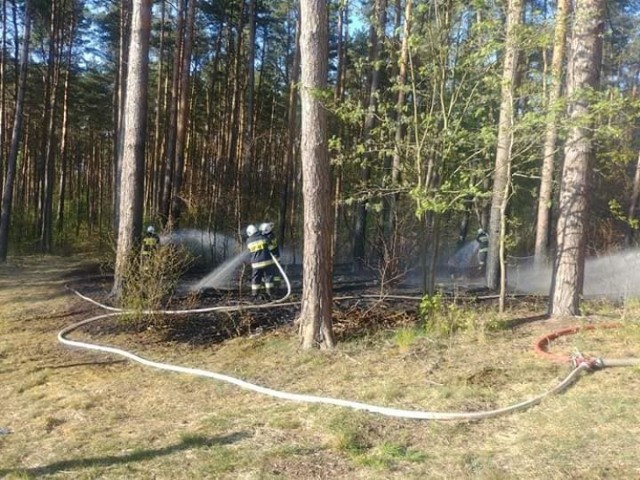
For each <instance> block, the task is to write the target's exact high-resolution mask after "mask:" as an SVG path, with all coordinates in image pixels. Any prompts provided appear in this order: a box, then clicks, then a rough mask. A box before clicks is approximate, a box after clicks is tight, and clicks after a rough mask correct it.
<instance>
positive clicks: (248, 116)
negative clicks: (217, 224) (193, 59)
mask: <svg viewBox="0 0 640 480" xmlns="http://www.w3.org/2000/svg"><path fill="white" fill-rule="evenodd" d="M248 2H249V12H248V14H247V23H248V26H249V39H248V41H247V85H246V87H245V102H244V107H245V109H244V121H243V122H242V126H243V129H242V130H243V131H242V141H243V142H244V146H243V148H242V153H243V159H242V171H243V175H244V176H245V181H246V179H248V178H249V177H248V173H249V171H250V168H251V164H252V162H253V151H254V145H253V114H254V100H253V99H254V93H255V92H254V90H255V83H256V81H255V78H256V73H255V61H256V0H248Z"/></svg>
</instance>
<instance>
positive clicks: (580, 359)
mask: <svg viewBox="0 0 640 480" xmlns="http://www.w3.org/2000/svg"><path fill="white" fill-rule="evenodd" d="M571 364H572V365H573V368H578V367H580V366H583V365H584V366H586V367H587V368H588V369H589V370H596V369H599V368H603V367H604V362H603V361H602V359H601V358H588V357H585V356H584V355H582V354H581V353H574V354H573V355H571Z"/></svg>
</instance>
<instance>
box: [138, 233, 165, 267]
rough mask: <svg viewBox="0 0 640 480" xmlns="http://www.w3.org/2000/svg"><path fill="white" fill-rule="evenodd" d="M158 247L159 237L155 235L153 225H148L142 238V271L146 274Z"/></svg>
mask: <svg viewBox="0 0 640 480" xmlns="http://www.w3.org/2000/svg"><path fill="white" fill-rule="evenodd" d="M158 245H160V237H159V236H158V234H157V233H156V229H155V227H154V226H153V225H149V226H148V227H147V231H146V232H145V233H144V236H143V237H142V252H141V253H142V261H141V267H142V271H144V272H147V271H148V270H149V269H150V265H151V258H152V257H153V254H154V252H155V251H156V250H157V248H158Z"/></svg>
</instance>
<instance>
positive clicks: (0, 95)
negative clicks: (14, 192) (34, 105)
mask: <svg viewBox="0 0 640 480" xmlns="http://www.w3.org/2000/svg"><path fill="white" fill-rule="evenodd" d="M7 27H8V26H7V0H2V27H1V29H2V35H1V38H0V185H4V176H5V174H6V173H7V162H5V159H6V158H7V157H8V156H9V155H8V151H7V141H6V140H7V131H6V127H5V126H6V125H7V106H6V100H7V95H6V77H7V73H6V72H7V55H6V53H7ZM0 202H2V199H0ZM0 207H2V203H0Z"/></svg>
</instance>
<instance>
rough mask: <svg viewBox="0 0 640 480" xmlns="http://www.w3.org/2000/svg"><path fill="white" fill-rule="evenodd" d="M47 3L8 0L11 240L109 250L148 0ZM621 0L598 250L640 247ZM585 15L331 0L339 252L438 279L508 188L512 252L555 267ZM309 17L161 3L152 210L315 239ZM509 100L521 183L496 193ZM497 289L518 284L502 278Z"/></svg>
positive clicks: (151, 127)
mask: <svg viewBox="0 0 640 480" xmlns="http://www.w3.org/2000/svg"><path fill="white" fill-rule="evenodd" d="M28 3H29V6H30V8H29V9H28V10H25V6H26V4H25V3H24V2H20V1H9V0H3V1H2V39H1V41H2V49H1V55H2V58H1V68H0V74H1V77H0V109H1V112H0V122H1V128H0V142H1V143H0V153H1V158H2V161H1V165H0V166H1V168H0V175H1V178H0V179H1V180H2V184H3V198H2V219H3V221H2V223H1V224H0V247H1V248H0V254H2V255H1V256H2V258H3V259H4V258H6V255H7V254H8V252H9V250H8V247H9V246H10V247H11V252H14V253H16V254H17V253H25V252H32V251H40V252H45V253H49V252H54V251H58V252H65V251H73V250H74V248H75V247H78V246H80V245H79V244H80V243H86V242H87V241H88V242H89V243H91V244H94V245H95V244H98V245H99V246H101V247H102V248H104V249H106V250H109V249H110V248H111V247H112V244H113V241H114V240H113V239H114V238H115V233H114V232H116V231H117V225H118V222H119V215H118V208H116V207H115V205H118V202H119V185H120V175H121V168H122V164H121V163H122V162H121V154H122V148H123V147H122V137H123V130H122V126H123V118H124V92H125V91H126V84H127V77H126V74H127V68H126V67H127V63H128V55H129V52H130V50H131V39H130V22H131V13H132V9H131V8H132V6H131V4H130V2H127V1H120V2H112V3H108V4H106V5H105V4H104V3H102V2H93V1H85V2H81V1H73V0H53V1H46V2H45V1H30V2H28ZM582 3H583V4H586V5H588V4H590V3H592V4H594V5H599V6H600V7H602V6H603V3H600V2H582ZM606 3H607V4H606V8H605V9H603V14H604V16H603V22H602V30H601V31H602V35H601V37H602V41H603V54H602V58H601V63H600V64H599V65H597V68H598V70H599V85H598V88H595V89H593V90H590V91H589V95H588V101H589V104H590V114H589V119H588V122H589V124H590V132H591V134H592V136H593V138H592V140H593V145H594V151H597V155H596V156H595V157H594V159H593V163H591V164H590V165H589V177H590V182H589V185H588V187H589V191H588V197H589V215H588V216H587V224H586V230H585V238H586V252H587V253H588V254H589V255H596V254H599V253H602V252H606V251H610V250H612V249H617V248H620V247H621V246H623V245H631V244H634V242H635V240H634V232H635V231H636V229H637V226H638V224H637V219H636V218H635V216H636V215H635V209H636V204H637V200H638V193H639V192H640V175H638V174H637V172H639V171H640V170H639V169H638V166H640V163H638V158H639V157H638V142H637V118H638V117H637V113H638V103H637V83H638V70H639V68H640V67H639V62H638V56H639V55H640V52H639V51H638V36H637V31H638V5H637V2H632V1H617V2H606ZM571 7H572V5H571V4H570V2H565V1H559V2H557V3H553V2H538V1H526V2H520V1H512V2H509V3H508V4H505V3H504V2H483V1H475V2H457V1H454V0H451V1H443V2H421V1H415V2H402V1H400V0H398V1H395V2H388V1H387V0H375V1H370V2H358V1H348V0H342V1H339V2H338V1H335V2H334V1H330V2H327V11H328V14H329V30H328V31H329V42H328V58H329V74H328V86H327V88H325V89H321V90H319V91H317V92H314V94H315V95H316V97H317V98H318V99H320V100H321V101H322V105H323V107H324V109H325V110H326V112H328V114H329V122H328V132H327V134H328V137H329V153H330V159H331V184H332V188H331V195H332V199H333V201H332V205H333V220H334V222H333V223H334V228H333V230H334V231H333V235H332V247H333V252H334V255H335V257H336V260H337V261H346V262H352V263H353V264H354V266H355V267H356V268H366V267H369V268H374V269H375V270H376V271H378V272H380V273H381V276H382V277H383V280H384V281H388V280H391V279H396V278H398V277H399V276H401V274H402V272H404V271H406V269H407V268H408V266H411V265H413V264H414V263H415V262H414V261H413V259H414V258H416V256H418V258H419V259H420V261H419V264H420V265H428V268H425V272H426V271H428V270H429V269H431V271H433V270H434V269H435V267H436V266H438V265H439V264H441V263H442V260H440V259H442V258H447V256H449V255H450V254H451V253H452V252H453V251H454V249H455V246H456V245H460V244H462V243H464V241H465V240H466V238H467V235H468V229H469V228H474V229H475V228H476V227H480V226H482V227H485V228H488V227H489V226H490V224H491V225H493V220H492V219H491V218H490V217H491V208H492V205H493V207H494V208H495V207H496V204H497V203H498V202H496V198H497V197H496V192H497V193H498V194H504V197H505V199H506V201H505V202H504V204H502V202H499V203H501V205H500V208H501V209H502V213H503V216H504V217H505V218H506V224H505V228H504V229H503V230H502V229H501V230H500V233H501V234H504V248H505V251H506V253H507V254H509V255H517V256H528V255H534V254H535V256H536V259H537V261H541V262H544V261H546V260H547V257H548V255H549V252H550V251H551V252H553V250H554V247H555V246H554V241H555V232H554V226H555V219H556V218H557V216H558V214H557V203H558V202H557V199H558V196H559V182H560V177H561V171H562V170H561V169H562V160H563V151H564V150H563V149H564V146H565V143H564V142H565V140H566V138H567V132H568V130H569V129H570V128H571V127H572V124H571V120H570V119H569V117H568V116H566V115H563V112H565V111H566V110H567V104H568V103H569V101H570V99H568V98H566V97H565V95H564V94H565V93H566V84H567V71H566V70H567V69H566V65H567V62H568V58H569V54H568V53H567V50H568V48H567V47H568V45H567V44H568V42H569V38H570V34H571V26H572V25H573V23H574V21H575V19H573V17H572V15H573V14H572V12H573V10H572V8H571ZM25 18H28V19H29V21H26V22H25ZM27 26H29V27H30V31H29V28H26V27H27ZM298 30H299V29H298V5H297V3H296V2H293V1H275V0H274V1H269V2H260V1H257V0H246V1H219V2H218V1H216V2H207V1H202V2H193V1H191V2H189V1H186V0H180V1H178V2H175V3H169V2H164V1H160V2H154V3H153V12H152V25H151V42H150V54H149V82H148V84H147V85H146V91H145V92H144V95H145V96H146V98H148V102H149V103H148V107H149V108H148V110H147V112H148V113H147V118H146V122H147V125H148V128H147V129H146V133H145V136H146V137H145V142H144V144H145V151H144V152H145V153H144V160H145V162H144V184H143V185H144V194H143V196H144V212H145V218H146V221H147V222H152V223H157V224H160V225H162V226H163V227H164V228H166V229H167V230H177V229H180V228H187V227H188V228H196V229H201V230H204V231H212V232H223V233H227V234H231V235H236V236H239V235H240V232H241V231H242V229H243V227H244V226H245V225H246V224H247V223H248V222H249V221H255V220H258V219H272V220H274V221H275V222H276V224H277V227H278V232H277V233H278V236H279V238H280V239H281V243H283V244H286V245H289V246H291V247H292V248H294V249H299V248H300V246H301V243H302V230H303V226H302V222H303V217H302V208H301V202H302V198H301V197H302V194H301V192H302V184H301V183H302V182H301V178H302V165H301V163H300V161H299V158H300V140H299V134H300V118H299V116H300V112H299V110H300V108H299V102H298V91H297V87H298V86H299V82H300V78H299V67H300V65H299V64H300V51H299V46H298ZM25 39H26V41H25ZM510 49H511V50H512V53H511V54H510V53H509V52H510ZM513 49H515V53H516V54H515V55H513V51H514V50H513ZM21 58H24V59H26V61H23V62H21V61H20V59H21ZM508 61H510V62H512V64H513V65H512V75H511V77H510V79H508V84H509V85H508V87H509V88H505V83H506V82H507V80H505V78H506V77H505V70H506V67H505V66H506V65H507V62H508ZM21 67H24V78H25V82H24V92H23V100H21V95H20V88H19V86H20V72H21ZM507 96H508V101H509V104H510V105H511V108H510V110H509V122H508V124H509V125H508V132H507V133H506V135H507V137H508V139H509V143H508V154H509V159H508V162H509V173H508V178H506V183H507V185H508V186H507V188H504V186H499V187H500V188H499V189H498V190H496V185H497V182H496V181H495V173H496V171H498V170H500V171H502V169H501V168H500V169H497V168H496V163H497V162H498V161H499V156H500V154H499V152H500V142H501V138H500V128H499V127H500V125H501V124H503V123H501V120H500V114H501V112H502V111H504V101H505V98H507ZM18 119H19V120H20V121H21V122H22V125H21V128H20V129H18V130H17V133H18V135H17V137H16V135H14V132H16V129H15V126H16V123H17V121H16V120H18ZM550 130H551V131H550ZM12 135H13V136H12ZM503 135H504V131H503ZM14 137H15V138H14ZM12 147H14V148H13V150H14V153H15V155H12ZM13 160H15V162H14V163H13V164H12V161H13ZM12 165H13V166H12ZM12 168H13V172H12ZM545 172H547V173H546V174H545ZM541 185H542V186H541ZM545 185H546V187H545ZM543 193H544V195H543ZM541 212H542V213H544V214H545V215H546V217H545V215H543V216H542V217H543V218H542V219H541ZM493 230H494V229H492V233H493ZM494 238H496V237H494ZM496 244H497V242H495V243H494V245H496ZM492 248H495V247H492ZM490 257H493V258H494V259H497V256H496V252H490ZM439 262H440V263H439ZM492 263H495V262H492ZM488 281H489V284H490V286H492V287H495V286H496V285H497V279H496V278H495V275H493V278H491V279H488ZM428 283H429V280H428V279H425V289H430V288H432V287H433V285H428Z"/></svg>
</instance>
